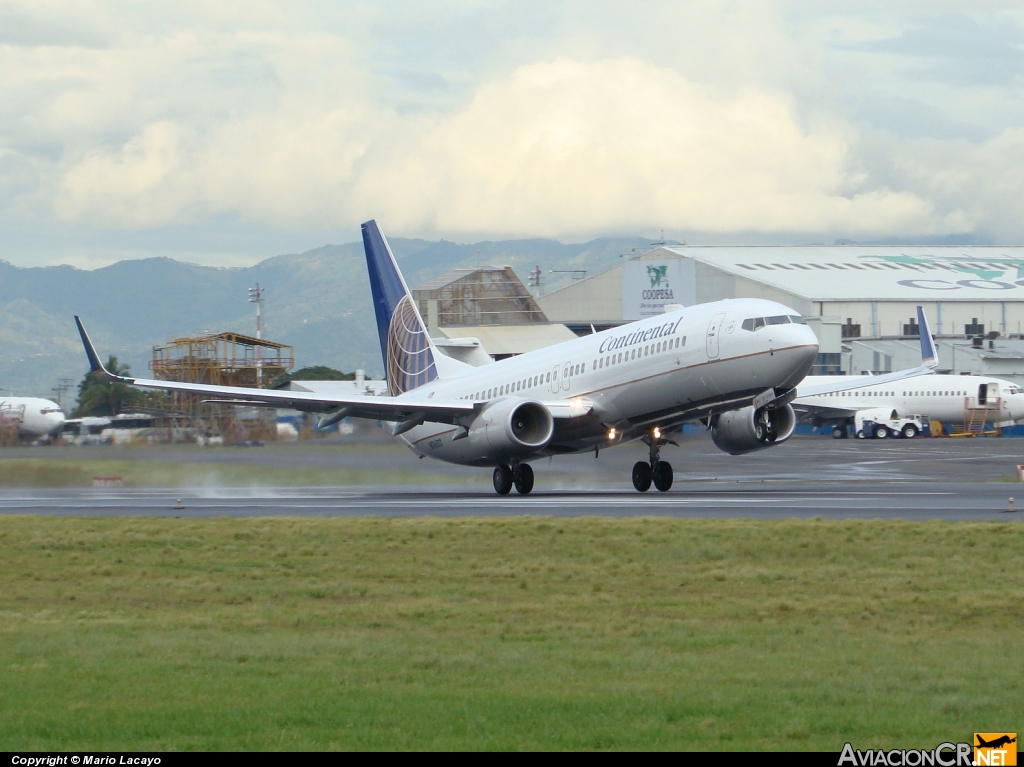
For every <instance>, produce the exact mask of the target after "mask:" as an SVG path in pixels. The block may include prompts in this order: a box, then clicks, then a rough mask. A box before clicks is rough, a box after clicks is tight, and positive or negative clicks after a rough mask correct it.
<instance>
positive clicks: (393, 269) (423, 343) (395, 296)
mask: <svg viewBox="0 0 1024 767" xmlns="http://www.w3.org/2000/svg"><path fill="white" fill-rule="evenodd" d="M362 230H363V249H364V250H365V251H366V269H367V271H368V272H369V274H370V290H371V292H372V294H373V311H374V313H375V315H376V318H377V334H378V335H379V336H380V353H381V357H382V359H383V360H384V372H385V375H386V376H387V382H388V391H389V392H390V393H391V396H393V397H394V396H397V395H399V394H402V393H403V392H407V391H411V390H412V389H416V388H417V387H420V386H423V384H425V383H428V382H430V381H433V380H434V379H435V378H437V367H436V365H435V363H434V350H433V347H432V344H431V343H430V336H429V335H428V334H427V330H426V327H425V326H424V324H423V318H422V317H420V314H419V312H418V311H417V310H416V305H415V304H414V303H413V300H412V294H411V293H410V292H409V288H408V287H407V286H406V284H405V280H403V279H402V273H401V272H400V271H398V264H397V263H395V257H394V254H392V252H391V248H390V247H389V246H388V241H387V240H386V239H385V238H384V234H383V233H382V232H381V231H380V227H378V226H377V222H376V221H367V222H366V223H365V224H363V226H362Z"/></svg>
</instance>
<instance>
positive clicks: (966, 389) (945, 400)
mask: <svg viewBox="0 0 1024 767" xmlns="http://www.w3.org/2000/svg"><path fill="white" fill-rule="evenodd" d="M872 378H873V376H851V377H849V378H848V379H838V380H849V381H862V382H863V385H862V386H858V387H856V388H854V389H850V390H849V391H844V392H833V393H831V394H823V395H819V396H815V397H801V396H800V388H801V387H805V386H816V385H819V384H827V383H835V382H836V380H837V378H836V377H835V376H808V377H807V378H805V379H804V380H803V381H801V382H800V386H798V387H797V398H796V400H794V402H793V404H794V406H799V405H809V406H814V407H815V408H818V409H820V410H821V411H823V412H822V418H823V419H824V420H828V416H827V415H826V414H825V411H828V410H829V409H831V408H835V409H837V410H853V411H862V410H874V409H876V408H884V409H888V410H895V411H896V412H897V414H898V415H900V416H909V415H916V416H926V417H927V418H929V419H932V420H936V421H943V422H945V423H949V422H954V423H959V422H962V421H963V420H964V415H965V412H966V411H967V408H969V407H974V408H977V407H987V408H989V409H995V410H997V412H998V418H996V419H995V420H997V421H999V422H1000V423H1008V422H1011V421H1018V420H1021V419H1024V392H1022V391H1021V388H1020V387H1019V386H1017V385H1016V384H1013V383H1010V382H1009V381H1004V380H1001V379H999V378H990V377H988V376H959V375H924V376H917V377H915V378H908V379H906V380H903V381H898V382H896V383H888V384H875V383H872ZM990 419H991V416H990Z"/></svg>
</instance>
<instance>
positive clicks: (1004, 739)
mask: <svg viewBox="0 0 1024 767" xmlns="http://www.w3.org/2000/svg"><path fill="white" fill-rule="evenodd" d="M974 737H976V738H977V739H978V745H977V746H975V748H999V747H1000V746H1006V745H1009V744H1010V743H1016V742H1017V739H1016V738H1011V737H1010V736H1009V735H1000V736H999V737H998V738H993V739H992V740H991V741H987V740H985V739H984V738H983V737H981V736H980V735H975V736H974Z"/></svg>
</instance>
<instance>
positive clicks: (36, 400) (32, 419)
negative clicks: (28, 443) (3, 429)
mask: <svg viewBox="0 0 1024 767" xmlns="http://www.w3.org/2000/svg"><path fill="white" fill-rule="evenodd" d="M0 417H3V418H4V419H6V420H8V421H12V420H13V421H17V422H18V436H19V437H20V438H21V439H26V440H34V439H42V438H44V437H55V436H56V435H57V434H59V433H60V430H61V429H62V428H63V426H64V411H63V410H61V408H60V405H58V404H57V403H56V402H51V401H50V400H48V399H43V398H42V397H0Z"/></svg>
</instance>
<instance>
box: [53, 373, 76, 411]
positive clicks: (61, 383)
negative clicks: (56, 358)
mask: <svg viewBox="0 0 1024 767" xmlns="http://www.w3.org/2000/svg"><path fill="white" fill-rule="evenodd" d="M57 381H58V383H57V385H56V386H54V387H53V389H51V391H52V392H53V393H54V394H55V395H57V404H58V405H60V408H61V410H63V409H64V395H65V394H66V393H67V390H68V389H70V388H71V379H70V378H59V379H57Z"/></svg>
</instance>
